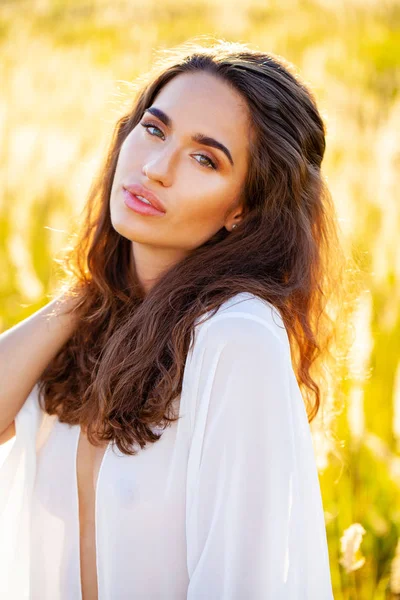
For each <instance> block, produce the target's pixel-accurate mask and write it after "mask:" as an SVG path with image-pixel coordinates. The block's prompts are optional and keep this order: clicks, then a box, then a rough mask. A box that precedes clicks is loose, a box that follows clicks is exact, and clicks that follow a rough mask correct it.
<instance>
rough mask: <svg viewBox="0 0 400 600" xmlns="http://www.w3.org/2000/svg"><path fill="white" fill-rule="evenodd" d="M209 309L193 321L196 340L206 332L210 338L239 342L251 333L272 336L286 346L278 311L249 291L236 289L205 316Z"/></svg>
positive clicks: (286, 337) (257, 336) (252, 334)
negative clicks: (195, 322) (236, 291)
mask: <svg viewBox="0 0 400 600" xmlns="http://www.w3.org/2000/svg"><path fill="white" fill-rule="evenodd" d="M210 313H211V311H208V312H207V313H205V314H203V315H202V316H201V318H200V320H199V319H198V321H197V324H196V341H197V344H198V345H199V344H201V340H202V339H204V338H205V336H206V334H207V336H206V337H207V340H208V343H209V341H210V339H211V340H212V339H215V340H217V341H221V339H227V338H228V339H231V340H232V342H233V343H238V344H240V343H241V341H243V340H246V339H248V338H249V336H251V337H252V338H260V337H262V336H265V335H266V336H269V337H270V336H273V337H274V339H276V340H278V341H279V342H280V344H279V345H281V344H283V345H284V346H286V348H287V349H289V339H288V335H287V330H286V327H285V324H284V321H283V319H282V315H281V313H280V311H279V310H278V309H277V308H276V307H275V306H274V305H273V304H272V303H271V302H268V301H267V300H265V299H263V298H261V297H259V296H256V295H255V294H252V293H250V292H240V293H238V294H235V295H234V296H231V297H230V298H228V299H227V300H226V301H224V302H223V303H222V304H221V305H220V306H219V308H218V310H217V311H216V312H215V313H214V314H211V316H209V315H210Z"/></svg>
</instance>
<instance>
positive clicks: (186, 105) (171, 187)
mask: <svg viewBox="0 0 400 600" xmlns="http://www.w3.org/2000/svg"><path fill="white" fill-rule="evenodd" d="M249 123H250V119H249V111H248V108H247V105H246V103H245V101H244V99H243V98H242V97H241V96H240V94H239V93H238V92H236V91H235V90H233V89H231V88H230V87H229V85H228V84H226V83H225V82H223V81H221V80H219V79H217V78H216V77H215V76H213V75H210V74H208V73H204V72H199V73H184V74H181V75H178V76H176V77H175V78H174V79H172V80H171V81H170V82H169V83H167V84H166V85H165V86H164V87H163V88H162V89H161V91H160V92H159V94H158V96H157V97H156V99H155V101H154V103H153V104H152V106H151V107H150V108H149V109H147V110H146V111H145V113H144V114H143V116H142V118H141V121H140V123H139V124H138V125H137V126H136V127H135V128H134V129H133V130H132V131H131V132H130V134H129V135H128V136H127V138H126V139H125V141H124V143H123V144H122V147H121V150H120V154H119V158H118V163H117V167H116V171H115V176H114V181H113V186H112V190H111V197H110V212H111V221H112V225H113V227H114V229H115V230H116V231H118V232H119V233H120V234H121V235H122V236H124V237H126V238H128V239H129V240H131V241H132V242H134V246H135V245H136V244H145V245H147V246H152V247H157V248H159V249H161V248H163V249H165V250H168V253H169V254H171V252H172V254H174V252H176V255H177V256H178V255H179V256H184V255H186V254H188V253H190V251H191V250H192V249H194V248H196V247H198V246H200V245H201V244H203V243H204V242H205V241H207V240H208V239H209V238H210V237H212V236H213V235H214V234H215V233H216V232H217V231H218V230H219V229H220V228H221V227H226V229H228V230H231V227H232V225H233V224H234V223H238V224H239V222H240V220H241V218H242V216H243V215H242V208H241V206H240V204H241V200H242V199H241V198H240V191H241V188H242V186H243V183H244V180H245V177H246V172H247V165H248V148H249V136H250V125H249ZM200 136H201V137H200ZM207 138H209V139H208V140H207ZM210 138H212V139H211V140H210ZM213 140H215V142H214V141H213ZM218 145H220V147H216V146H218ZM134 184H139V185H141V186H143V187H144V188H145V189H146V190H149V191H150V192H152V193H153V194H155V195H156V196H157V197H158V199H159V200H160V202H161V203H162V205H163V206H164V209H165V212H164V213H158V214H157V215H147V214H146V215H144V214H139V213H138V212H135V211H134V210H132V209H131V208H129V207H128V206H127V205H126V204H125V199H126V193H125V192H124V186H130V185H134Z"/></svg>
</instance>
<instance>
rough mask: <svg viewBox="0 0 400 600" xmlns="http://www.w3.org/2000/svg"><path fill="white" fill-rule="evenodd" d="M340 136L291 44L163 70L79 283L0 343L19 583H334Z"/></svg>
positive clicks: (285, 586)
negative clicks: (321, 413) (328, 391)
mask: <svg viewBox="0 0 400 600" xmlns="http://www.w3.org/2000/svg"><path fill="white" fill-rule="evenodd" d="M324 151H325V129H324V124H323V121H322V119H321V116H320V114H319V112H318V109H317V107H316V103H315V100H314V98H313V96H312V94H311V92H310V91H309V90H308V89H307V87H306V85H305V84H304V83H302V82H301V80H300V78H299V76H298V75H296V74H295V72H294V69H291V67H290V65H288V64H287V63H286V62H284V61H283V60H282V59H278V58H277V57H274V56H273V55H270V54H264V53H261V52H258V51H254V50H250V49H248V48H247V47H246V46H244V45H242V44H229V43H225V42H219V43H215V44H214V45H213V46H206V45H204V46H198V45H195V44H187V45H184V46H181V47H179V48H178V49H176V51H175V52H172V51H169V52H168V59H166V60H165V59H164V61H161V62H159V63H158V64H157V65H156V67H155V68H154V71H152V73H151V76H150V78H149V81H147V83H146V84H144V85H143V88H142V89H141V90H140V91H139V93H138V96H137V97H136V99H135V101H134V103H133V105H132V108H131V109H130V110H128V112H127V113H126V114H125V115H124V116H122V117H121V118H120V119H119V121H118V123H117V125H116V128H115V132H114V135H113V138H112V141H111V144H110V149H109V152H108V154H107V156H106V159H105V162H104V165H102V168H101V171H100V173H99V175H98V177H97V179H96V180H95V183H94V184H93V186H92V188H91V191H90V195H89V199H88V202H87V204H86V210H85V212H84V219H83V222H82V228H81V229H80V230H79V235H77V237H76V241H75V244H74V247H73V248H72V249H71V251H70V254H69V255H68V256H66V262H65V266H66V271H65V272H66V273H67V280H66V281H67V286H66V287H63V288H62V293H61V294H59V295H58V296H57V297H56V298H55V299H54V300H52V301H51V302H50V303H49V304H48V305H47V306H45V307H43V308H42V309H41V310H39V311H38V312H36V313H35V314H33V315H32V316H30V317H29V318H28V319H26V320H24V321H22V322H21V323H19V324H18V325H16V326H15V327H13V328H11V329H10V330H8V331H6V332H4V333H3V334H2V335H1V336H0V358H1V371H0V377H1V382H2V385H1V392H0V406H1V410H0V431H2V432H3V434H2V441H3V442H6V441H8V440H10V449H9V453H8V455H7V457H6V459H5V461H4V463H3V466H2V469H1V472H0V483H1V496H0V525H1V529H0V531H1V537H0V570H1V577H0V591H1V597H2V598H7V599H8V600H11V599H22V598H34V599H40V600H58V599H60V600H72V599H81V598H82V599H83V600H92V599H94V598H98V599H99V600H116V599H118V600H124V599H128V598H129V599H131V598H135V599H137V600H139V599H140V600H160V599H165V600H178V599H181V598H182V599H183V598H185V599H187V600H200V599H201V600H204V599H207V600H214V599H215V600H244V599H246V600H250V599H251V600H261V599H263V600H264V599H266V598H268V599H270V600H288V599H290V600H296V599H297V600H300V599H302V600H306V599H307V600H330V599H332V598H333V596H332V587H331V579H330V572H329V557H328V550H327V540H326V532H325V524H324V514H323V507H322V502H321V493H320V487H319V480H318V472H317V468H316V462H315V457H314V452H313V445H312V437H311V432H310V428H309V421H311V420H312V419H313V418H314V417H315V415H316V414H317V412H318V409H319V406H320V400H321V390H320V386H319V385H318V383H317V379H318V377H317V375H316V373H317V371H316V370H315V369H314V371H315V372H313V369H312V367H314V366H315V365H316V364H317V362H316V361H317V359H318V358H320V357H322V356H323V353H324V352H325V350H326V349H327V341H328V339H330V336H329V335H328V332H329V331H330V328H329V327H330V325H331V324H332V318H331V317H329V316H328V312H329V311H328V310H327V309H326V307H327V304H328V300H330V299H331V298H333V297H334V296H333V295H332V290H333V289H334V288H335V286H337V284H338V281H339V280H338V279H335V273H336V272H337V269H336V270H335V268H336V267H337V265H338V264H339V263H338V261H339V259H340V244H339V242H338V236H337V225H336V219H335V213H334V209H333V205H332V202H331V199H330V196H329V193H328V191H327V189H326V185H325V183H324V180H323V177H322V175H321V170H320V168H321V162H322V159H323V156H324ZM333 255H334V259H335V261H336V262H332V261H331V260H330V258H331V257H332V256H333ZM335 265H336V267H335ZM336 291H337V289H336ZM11 439H12V440H13V441H12V442H11Z"/></svg>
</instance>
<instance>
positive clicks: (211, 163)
mask: <svg viewBox="0 0 400 600" xmlns="http://www.w3.org/2000/svg"><path fill="white" fill-rule="evenodd" d="M195 156H198V157H200V158H204V159H205V160H206V161H207V162H206V163H203V162H200V161H197V162H198V163H199V164H200V165H203V166H204V167H208V168H209V169H216V168H217V165H216V164H215V163H214V162H213V161H212V160H211V158H208V156H206V155H205V154H195Z"/></svg>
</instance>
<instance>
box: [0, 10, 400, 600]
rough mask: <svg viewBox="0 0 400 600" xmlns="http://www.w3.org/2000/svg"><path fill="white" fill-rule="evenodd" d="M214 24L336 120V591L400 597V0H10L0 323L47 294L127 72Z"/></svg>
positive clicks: (5, 24)
mask: <svg viewBox="0 0 400 600" xmlns="http://www.w3.org/2000/svg"><path fill="white" fill-rule="evenodd" d="M205 34H207V35H211V36H214V37H217V38H223V39H226V40H231V41H241V42H245V43H248V44H249V45H250V46H251V47H254V48H257V47H258V48H259V49H261V50H265V51H271V52H274V53H276V54H279V55H281V56H283V57H284V58H286V59H287V60H289V61H290V62H292V63H294V65H296V67H297V68H298V70H299V71H300V73H301V75H302V76H303V77H304V78H305V80H306V81H307V82H308V84H309V85H310V87H311V88H312V90H313V92H314V93H315V95H316V97H317V101H318V103H319V107H320V110H321V112H322V114H323V117H324V119H325V122H326V124H327V128H328V135H327V153H326V158H325V161H324V171H325V175H326V178H327V179H328V182H329V185H330V189H331V192H332V195H333V197H334V199H335V202H336V205H337V208H338V212H339V215H340V222H341V226H342V231H343V235H344V238H345V240H346V244H348V248H350V249H351V252H352V253H353V254H354V256H355V257H356V259H357V261H358V264H359V266H360V273H361V279H362V281H361V283H362V286H361V291H360V294H359V299H358V302H357V306H356V310H355V314H354V332H355V341H354V344H353V349H352V352H351V356H350V358H349V361H348V364H347V365H346V376H345V378H344V382H343V385H342V387H343V386H344V388H345V389H342V392H344V395H345V399H346V402H345V406H344V410H343V411H342V412H341V414H340V416H339V417H338V418H337V422H336V433H337V437H338V439H339V440H341V443H340V456H338V455H337V452H336V453H335V452H333V451H332V448H331V447H330V446H329V443H327V441H326V440H325V438H324V436H323V435H321V432H320V431H318V429H317V427H315V429H314V431H313V436H314V440H315V443H316V449H317V456H318V468H319V475H320V483H321V489H322V494H323V502H324V509H325V522H326V530H327V536H328V541H329V553H330V563H331V573H332V582H333V588H334V596H335V600H367V599H375V600H378V599H379V600H380V599H383V598H400V544H399V543H398V539H399V530H400V442H399V439H400V361H399V348H400V277H399V272H400V244H399V238H400V202H399V195H398V190H399V188H400V94H399V87H400V3H399V2H394V1H390V0H387V1H379V0H364V1H362V0H347V1H346V2H343V1H341V0H337V1H334V0H332V1H329V0H307V1H304V2H301V1H295V0H280V1H275V0H270V1H267V0H263V1H261V0H241V1H240V2H237V3H234V2H233V0H218V1H215V0H214V1H213V2H211V1H210V0H187V1H186V2H185V3H180V2H178V1H177V0H164V1H163V2H159V3H156V2H153V1H150V0H144V1H143V0H130V1H114V2H110V1H107V2H105V1H101V0H92V1H90V2H85V1H84V0H80V1H78V0H71V1H69V2H67V1H65V0H40V1H39V0H38V1H34V0H30V1H23V0H11V1H7V0H1V2H0V74H1V77H0V81H1V86H0V141H1V144H0V153H1V160H0V267H1V268H0V302H1V305H0V331H3V330H5V329H7V328H9V327H11V326H12V325H14V324H15V323H17V322H19V321H20V320H21V319H24V318H25V317H27V316H28V315H30V314H31V313H32V312H34V311H36V310H38V309H39V308H40V307H41V306H43V305H44V304H46V303H47V302H48V301H49V299H50V297H51V293H52V290H53V289H54V287H55V285H56V282H57V268H58V267H57V265H56V263H55V260H54V259H55V257H56V256H57V254H58V252H59V251H60V250H61V249H62V248H63V247H65V244H66V241H67V236H68V234H69V233H70V232H71V231H73V228H74V222H75V220H76V218H77V216H78V215H79V213H80V211H81V209H82V207H83V204H84V202H85V199H86V193H87V191H88V188H89V185H90V182H91V178H92V176H93V175H94V173H95V170H96V168H97V166H98V164H99V161H100V158H101V156H102V154H103V152H104V150H105V146H106V143H107V141H108V139H109V136H110V134H111V129H112V126H113V124H114V122H115V121H116V119H117V117H118V116H119V115H120V114H121V112H122V110H123V107H122V103H123V102H125V101H126V100H127V99H129V93H130V87H129V82H132V81H134V79H135V77H137V76H138V75H140V74H141V73H142V72H144V71H147V70H148V69H149V68H150V66H151V62H152V58H153V57H154V52H155V50H156V49H161V48H168V47H171V46H173V45H176V44H178V43H181V42H184V41H186V40H187V39H188V38H191V37H193V36H201V35H205ZM271 600H272V599H271ZM288 600H289V599H288Z"/></svg>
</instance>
